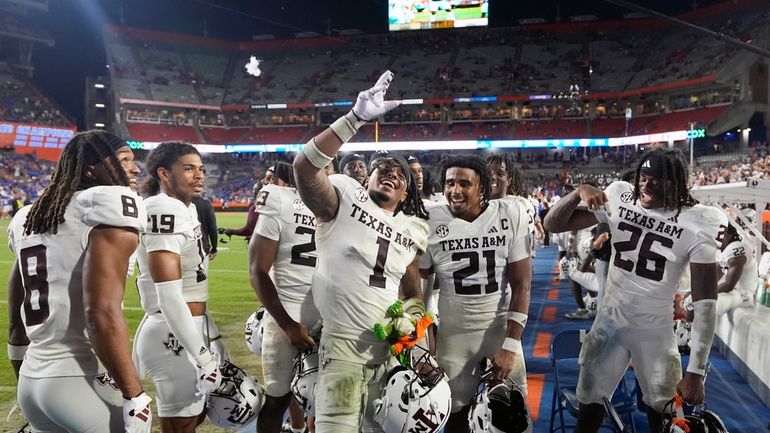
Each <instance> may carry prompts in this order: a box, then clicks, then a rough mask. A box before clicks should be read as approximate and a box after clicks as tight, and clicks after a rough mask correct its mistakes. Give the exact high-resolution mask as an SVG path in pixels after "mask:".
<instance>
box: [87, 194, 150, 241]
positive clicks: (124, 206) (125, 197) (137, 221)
mask: <svg viewBox="0 0 770 433" xmlns="http://www.w3.org/2000/svg"><path fill="white" fill-rule="evenodd" d="M76 200H77V201H78V203H77V205H78V208H79V209H80V210H81V212H82V213H81V215H82V221H83V223H84V224H86V225H87V226H91V227H96V226H100V225H105V226H113V227H126V228H131V229H134V230H136V231H138V232H140V233H142V232H144V231H145V228H146V226H147V211H146V210H145V204H144V202H143V200H142V198H141V197H139V196H138V195H137V194H136V193H135V192H134V191H133V190H131V188H128V187H125V186H95V187H92V188H89V189H87V190H86V191H84V192H83V193H81V194H78V195H77V198H76Z"/></svg>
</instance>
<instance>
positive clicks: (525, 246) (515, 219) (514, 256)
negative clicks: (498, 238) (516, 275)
mask: <svg viewBox="0 0 770 433" xmlns="http://www.w3.org/2000/svg"><path fill="white" fill-rule="evenodd" d="M498 202H499V203H500V207H501V209H500V217H501V218H505V219H507V220H508V223H509V224H510V230H511V233H512V236H511V242H510V244H509V245H508V263H513V262H518V261H519V260H523V259H526V258H528V257H530V255H531V245H532V243H531V241H530V236H531V232H530V230H529V214H528V213H527V204H526V203H525V202H524V201H523V200H498Z"/></svg>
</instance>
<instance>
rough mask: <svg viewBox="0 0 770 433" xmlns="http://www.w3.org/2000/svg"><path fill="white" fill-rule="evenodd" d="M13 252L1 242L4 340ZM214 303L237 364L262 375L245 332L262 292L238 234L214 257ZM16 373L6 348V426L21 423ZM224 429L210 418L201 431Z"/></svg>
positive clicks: (2, 231) (1, 361)
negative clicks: (16, 412) (14, 411)
mask: <svg viewBox="0 0 770 433" xmlns="http://www.w3.org/2000/svg"><path fill="white" fill-rule="evenodd" d="M8 222H9V220H2V221H0V244H1V245H3V246H5V245H7V244H8V235H7V232H6V229H7V227H8ZM245 222H246V214H245V213H219V214H217V224H218V226H219V227H241V226H243V224H244V223H245ZM13 258H14V257H13V255H12V254H11V252H10V251H9V250H8V248H5V247H3V248H0V278H2V281H3V284H0V304H2V307H0V324H2V327H3V329H2V333H3V336H4V337H3V339H2V340H1V341H2V342H3V343H6V342H7V335H8V334H7V329H8V302H7V300H8V296H7V293H8V292H7V287H6V285H5V283H4V282H5V281H7V280H8V273H9V271H10V269H11V264H12V261H13ZM134 279H135V278H131V279H129V281H128V283H127V289H126V301H125V312H126V319H127V320H128V326H129V328H130V330H131V332H130V334H131V338H132V339H133V335H134V331H135V330H136V327H137V325H139V321H140V320H141V318H142V316H143V312H142V310H141V307H140V306H139V297H138V295H137V292H136V288H135V287H136V286H135V283H134ZM209 282H210V284H209V308H210V310H211V311H212V313H213V316H214V320H215V321H216V323H217V325H218V326H219V329H220V332H221V333H222V335H223V336H224V340H225V344H226V345H227V348H228V350H229V351H230V356H231V358H232V360H233V361H234V362H235V364H236V365H238V366H239V367H241V368H243V369H245V370H246V371H247V372H249V374H251V375H252V376H255V377H257V378H258V379H259V380H260V382H261V381H262V370H261V366H260V362H259V361H258V360H257V358H256V357H255V356H254V355H252V354H251V352H249V351H248V349H247V348H246V344H245V342H244V337H243V327H244V323H245V321H246V319H247V318H248V316H249V314H251V313H252V312H253V311H254V310H255V309H256V308H257V306H258V302H257V297H256V295H255V294H254V291H253V290H252V288H251V285H250V284H249V275H248V268H247V266H246V242H245V241H244V240H243V238H242V237H233V238H232V241H231V242H229V243H227V244H222V243H220V244H219V255H217V257H216V258H215V259H214V260H213V261H212V262H211V266H210V270H209ZM145 388H146V389H147V390H148V392H149V393H150V394H151V395H153V394H154V393H153V392H152V383H151V381H149V380H145ZM15 396H16V378H15V377H14V375H13V369H12V368H11V364H10V362H8V356H7V354H6V351H5V344H3V350H0V432H7V431H10V430H11V429H12V428H14V427H16V428H18V427H19V426H20V422H21V418H20V417H18V416H14V417H12V418H11V421H10V422H6V420H5V418H6V414H7V413H8V411H9V410H10V408H11V406H12V405H13V403H14V401H15ZM159 426H160V425H159V424H158V423H157V422H156V423H154V427H153V431H160V427H159ZM209 431H210V432H213V431H222V430H221V429H218V428H216V427H214V426H213V425H211V424H209V423H206V424H205V425H204V426H201V428H199V429H198V432H209Z"/></svg>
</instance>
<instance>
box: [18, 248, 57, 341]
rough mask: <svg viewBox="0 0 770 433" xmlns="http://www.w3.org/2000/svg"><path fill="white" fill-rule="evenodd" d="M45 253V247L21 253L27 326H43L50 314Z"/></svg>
mask: <svg viewBox="0 0 770 433" xmlns="http://www.w3.org/2000/svg"><path fill="white" fill-rule="evenodd" d="M45 253H46V247H45V245H35V246H34V247H29V248H24V249H22V250H21V251H19V271H20V272H21V276H22V278H23V281H24V321H25V323H26V325H27V326H37V325H40V324H43V323H44V322H45V321H46V319H48V316H49V314H50V309H49V307H48V263H47V261H46V257H45Z"/></svg>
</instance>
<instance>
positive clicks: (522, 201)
mask: <svg viewBox="0 0 770 433" xmlns="http://www.w3.org/2000/svg"><path fill="white" fill-rule="evenodd" d="M499 200H507V201H511V202H515V203H519V205H520V206H521V207H522V208H523V209H524V210H525V211H526V214H527V230H529V233H530V234H531V235H532V236H534V235H535V221H536V220H537V218H536V217H537V210H536V209H535V205H534V204H532V202H530V201H529V200H528V199H527V198H526V197H521V196H518V195H506V196H505V197H503V198H501V199H499Z"/></svg>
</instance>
